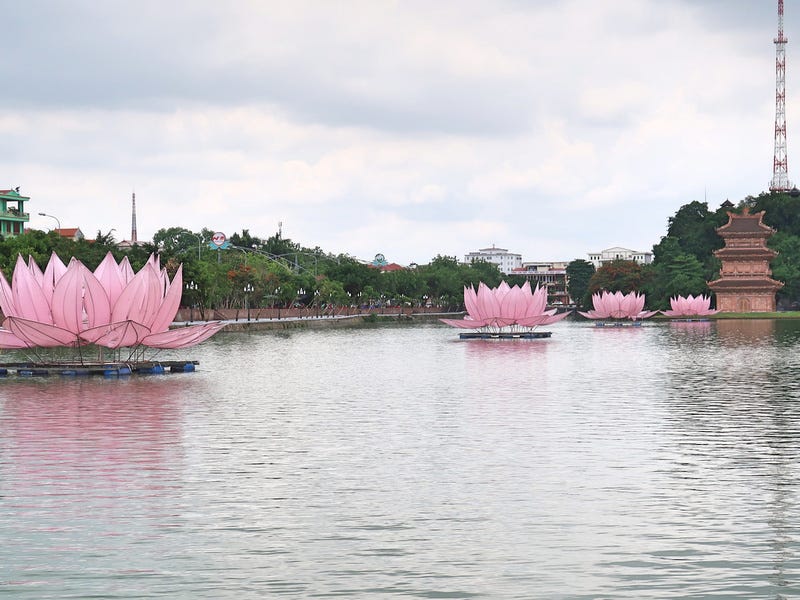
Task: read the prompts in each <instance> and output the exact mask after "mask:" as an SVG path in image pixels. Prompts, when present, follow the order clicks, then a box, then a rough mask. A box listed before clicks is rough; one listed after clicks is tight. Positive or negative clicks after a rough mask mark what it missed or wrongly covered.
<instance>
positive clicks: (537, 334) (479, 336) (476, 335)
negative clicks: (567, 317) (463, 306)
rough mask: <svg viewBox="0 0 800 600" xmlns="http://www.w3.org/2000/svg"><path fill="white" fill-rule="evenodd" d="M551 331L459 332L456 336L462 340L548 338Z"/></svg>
mask: <svg viewBox="0 0 800 600" xmlns="http://www.w3.org/2000/svg"><path fill="white" fill-rule="evenodd" d="M552 335H553V333H552V332H550V331H526V332H521V333H482V332H478V331H475V332H471V333H459V334H458V337H460V338H461V339H462V340H538V339H541V338H549V337H550V336H552Z"/></svg>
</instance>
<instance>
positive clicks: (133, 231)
mask: <svg viewBox="0 0 800 600" xmlns="http://www.w3.org/2000/svg"><path fill="white" fill-rule="evenodd" d="M131 243H132V244H133V245H136V244H137V243H138V240H137V239H136V192H133V193H132V194H131Z"/></svg>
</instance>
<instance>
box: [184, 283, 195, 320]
mask: <svg viewBox="0 0 800 600" xmlns="http://www.w3.org/2000/svg"><path fill="white" fill-rule="evenodd" d="M186 290H187V291H188V292H190V293H191V298H190V304H189V321H190V322H191V321H194V294H195V291H196V290H197V284H196V283H195V282H194V281H189V282H188V283H187V284H186Z"/></svg>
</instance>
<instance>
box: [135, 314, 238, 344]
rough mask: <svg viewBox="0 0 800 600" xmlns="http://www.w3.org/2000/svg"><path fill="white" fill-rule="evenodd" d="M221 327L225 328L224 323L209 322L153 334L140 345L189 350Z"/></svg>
mask: <svg viewBox="0 0 800 600" xmlns="http://www.w3.org/2000/svg"><path fill="white" fill-rule="evenodd" d="M223 327H225V323H222V322H220V321H210V322H208V323H203V324H201V325H190V326H189V327H181V328H180V329H170V330H169V331H162V332H160V333H154V334H152V335H148V336H147V337H146V338H144V340H143V341H142V343H143V344H144V345H145V346H149V347H151V348H173V349H175V348H189V347H190V346H195V345H197V344H199V343H200V342H204V341H205V340H207V339H208V338H210V337H211V336H212V335H214V334H215V333H217V332H218V331H219V330H220V329H222V328H223Z"/></svg>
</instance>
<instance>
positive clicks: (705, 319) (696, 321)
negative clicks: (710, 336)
mask: <svg viewBox="0 0 800 600" xmlns="http://www.w3.org/2000/svg"><path fill="white" fill-rule="evenodd" d="M669 321H670V323H710V322H711V319H707V318H705V317H697V318H696V319H692V318H690V317H687V318H685V319H670V320H669Z"/></svg>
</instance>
